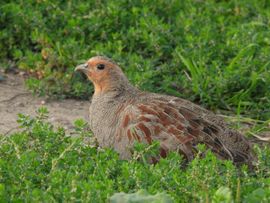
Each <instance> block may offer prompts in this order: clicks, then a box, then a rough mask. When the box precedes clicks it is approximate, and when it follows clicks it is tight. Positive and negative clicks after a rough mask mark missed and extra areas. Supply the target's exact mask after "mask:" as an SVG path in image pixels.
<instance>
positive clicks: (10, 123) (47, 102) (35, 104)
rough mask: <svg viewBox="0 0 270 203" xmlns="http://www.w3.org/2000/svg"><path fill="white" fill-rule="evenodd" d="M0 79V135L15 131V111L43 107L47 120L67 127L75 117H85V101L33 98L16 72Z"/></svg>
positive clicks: (71, 125)
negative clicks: (46, 110)
mask: <svg viewBox="0 0 270 203" xmlns="http://www.w3.org/2000/svg"><path fill="white" fill-rule="evenodd" d="M1 75H2V76H3V80H1V81H0V134H8V133H11V132H13V131H14V132H15V131H17V130H18V127H19V125H18V123H17V121H16V120H17V118H18V114H19V113H23V114H26V115H31V116H33V115H35V111H36V110H37V109H38V108H39V107H41V106H45V107H47V109H48V110H49V112H50V114H49V115H50V117H49V122H51V123H53V124H54V125H55V126H60V125H61V126H62V127H64V128H65V129H67V130H69V129H72V128H73V122H74V121H75V120H76V119H80V118H82V119H84V120H86V121H87V120H88V115H89V114H88V107H89V101H78V100H73V99H65V100H51V99H48V98H44V97H37V96H35V95H33V94H32V93H31V92H29V91H28V90H27V89H26V87H25V86H24V79H23V76H21V75H20V74H4V73H1Z"/></svg>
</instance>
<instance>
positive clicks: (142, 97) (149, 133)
mask: <svg viewBox="0 0 270 203" xmlns="http://www.w3.org/2000/svg"><path fill="white" fill-rule="evenodd" d="M99 64H103V65H104V69H102V70H99V69H98V65H99ZM77 70H81V71H83V72H84V73H85V74H86V75H87V76H88V78H89V79H90V80H91V81H92V82H93V84H94V86H95V93H94V95H93V97H92V101H91V105H90V127H91V129H92V131H93V133H94V135H95V136H96V138H97V140H98V142H99V145H100V146H101V147H113V148H114V149H115V150H116V151H117V152H118V153H119V154H120V157H121V158H123V159H129V158H130V157H131V149H132V146H133V143H134V141H135V140H137V141H139V142H144V143H149V144H150V143H152V141H153V140H158V141H159V142H160V156H162V157H165V156H166V155H167V153H168V152H169V151H179V153H181V154H182V155H183V156H184V157H185V158H186V160H188V161H190V160H192V159H193V158H194V155H195V154H196V152H197V149H196V146H197V144H199V143H202V144H205V145H206V146H207V147H208V148H209V149H211V150H212V151H213V152H214V153H215V154H216V155H217V156H218V157H219V158H221V159H230V160H233V161H234V162H235V163H236V164H242V163H246V164H248V165H252V162H253V161H254V160H255V158H254V156H253V154H252V149H251V145H250V143H249V142H248V140H247V139H246V138H245V137H244V136H243V135H242V134H240V133H239V132H237V131H235V130H232V129H229V128H228V127H227V125H226V123H225V122H224V121H223V120H222V119H221V118H220V117H218V116H216V115H215V114H214V113H212V112H209V111H207V110H206V109H203V108H201V107H200V106H198V105H196V104H194V103H192V102H190V101H187V100H184V99H181V98H178V97H173V96H167V95H160V94H155V93H148V92H142V91H140V90H138V89H137V88H135V87H133V86H132V85H131V84H130V83H129V81H128V79H127V78H126V77H125V75H124V74H123V72H122V70H121V69H120V67H119V66H118V65H117V64H116V63H115V62H113V61H112V60H110V59H108V58H106V57H101V56H97V57H93V58H91V59H90V60H89V61H88V62H87V63H86V64H83V65H81V66H79V67H78V68H77Z"/></svg>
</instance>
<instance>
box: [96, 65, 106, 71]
mask: <svg viewBox="0 0 270 203" xmlns="http://www.w3.org/2000/svg"><path fill="white" fill-rule="evenodd" d="M104 68H105V65H104V64H98V65H97V69H98V70H103V69H104Z"/></svg>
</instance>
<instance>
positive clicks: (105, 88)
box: [75, 56, 129, 95]
mask: <svg viewBox="0 0 270 203" xmlns="http://www.w3.org/2000/svg"><path fill="white" fill-rule="evenodd" d="M75 71H81V72H83V73H84V74H85V75H86V76H87V77H88V79H89V80H91V82H92V83H93V84H94V87H95V95H99V94H103V93H106V92H109V91H117V90H121V89H122V88H125V86H127V85H128V84H129V82H128V80H127V78H126V76H125V75H124V73H123V72H122V70H121V68H120V67H119V66H118V65H117V64H116V63H115V62H114V61H112V60H111V59H109V58H107V57H104V56H95V57H92V58H90V59H89V60H88V61H87V62H86V63H84V64H81V65H78V66H77V67H76V68H75Z"/></svg>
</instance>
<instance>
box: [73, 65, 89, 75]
mask: <svg viewBox="0 0 270 203" xmlns="http://www.w3.org/2000/svg"><path fill="white" fill-rule="evenodd" d="M87 66H88V65H87V64H85V63H84V64H81V65H78V66H77V67H76V68H75V71H81V72H83V73H87V72H88V68H87Z"/></svg>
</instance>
